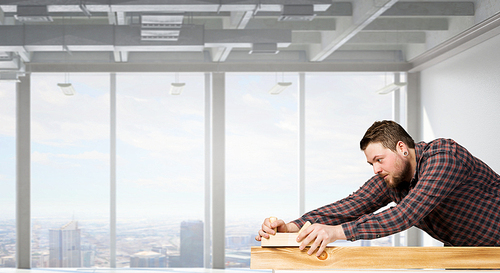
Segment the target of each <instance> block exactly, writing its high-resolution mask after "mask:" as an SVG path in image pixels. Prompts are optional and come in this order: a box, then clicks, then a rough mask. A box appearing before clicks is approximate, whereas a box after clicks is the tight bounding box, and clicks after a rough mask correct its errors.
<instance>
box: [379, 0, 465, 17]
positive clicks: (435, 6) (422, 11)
mask: <svg viewBox="0 0 500 273" xmlns="http://www.w3.org/2000/svg"><path fill="white" fill-rule="evenodd" d="M381 16H474V2H472V1H469V2H458V1H457V2H398V3H396V4H395V5H393V6H392V7H391V8H390V9H388V10H387V11H385V12H384V13H382V15H381Z"/></svg>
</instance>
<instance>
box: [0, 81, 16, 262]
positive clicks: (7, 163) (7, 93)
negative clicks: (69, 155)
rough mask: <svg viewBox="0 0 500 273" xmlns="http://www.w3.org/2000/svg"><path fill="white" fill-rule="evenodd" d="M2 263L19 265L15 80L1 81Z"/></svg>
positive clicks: (0, 213) (0, 181) (0, 242)
mask: <svg viewBox="0 0 500 273" xmlns="http://www.w3.org/2000/svg"><path fill="white" fill-rule="evenodd" d="M0 151H1V152H0V267H16V260H15V256H16V84H15V83H10V82H0Z"/></svg>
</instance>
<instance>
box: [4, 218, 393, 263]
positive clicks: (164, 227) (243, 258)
mask: <svg viewBox="0 0 500 273" xmlns="http://www.w3.org/2000/svg"><path fill="white" fill-rule="evenodd" d="M203 228H204V227H203V222H202V221H200V220H186V221H182V222H180V223H162V222H160V221H154V222H153V221H147V220H140V221H138V220H130V221H128V222H119V223H117V232H116V233H117V235H116V267H117V268H141V267H158V268H162V267H176V268H178V267H191V268H194V267H204V264H203V262H204V258H203V251H204V247H203V242H204V240H203ZM258 228H259V225H257V226H256V227H250V226H249V225H248V224H247V223H241V224H232V225H228V226H226V268H248V267H250V248H251V246H258V245H260V243H259V242H257V241H255V239H254V237H255V234H256V231H257V230H258ZM392 240H393V237H386V238H381V239H378V240H374V241H359V242H357V243H355V245H361V246H370V245H377V246H391V245H393V242H392ZM15 243H16V228H15V220H4V221H0V267H15V266H16V260H15V251H16V245H15ZM109 244H110V239H109V223H108V222H107V221H104V220H103V221H96V220H94V221H82V222H79V221H77V220H69V221H68V220H67V221H66V222H63V221H61V220H53V219H52V220H51V219H34V220H32V268H47V267H49V268H51V267H52V268H55V267H73V268H109V267H110V250H109ZM335 244H336V245H343V244H346V245H353V243H351V242H335Z"/></svg>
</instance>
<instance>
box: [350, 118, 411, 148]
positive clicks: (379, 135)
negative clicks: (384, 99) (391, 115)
mask: <svg viewBox="0 0 500 273" xmlns="http://www.w3.org/2000/svg"><path fill="white" fill-rule="evenodd" d="M399 141H403V143H404V144H406V146H408V147H409V148H412V149H413V148H415V141H413V138H412V137H411V136H410V135H409V134H408V133H407V132H406V131H405V129H404V128H403V127H401V125H399V124H398V123H396V122H394V121H392V120H382V121H376V122H374V123H373V124H372V126H370V128H368V130H367V131H366V133H365V135H364V136H363V138H362V139H361V141H360V142H359V146H360V148H361V150H362V151H364V150H365V149H366V147H368V145H369V144H370V143H381V144H382V146H384V147H385V148H387V149H390V150H391V151H394V152H395V151H396V145H397V144H398V142H399Z"/></svg>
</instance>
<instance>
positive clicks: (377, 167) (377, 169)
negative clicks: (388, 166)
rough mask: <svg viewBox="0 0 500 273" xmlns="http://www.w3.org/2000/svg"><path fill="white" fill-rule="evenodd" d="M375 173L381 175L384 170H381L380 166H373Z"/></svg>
mask: <svg viewBox="0 0 500 273" xmlns="http://www.w3.org/2000/svg"><path fill="white" fill-rule="evenodd" d="M373 172H374V173H375V174H379V173H381V172H382V168H380V166H379V165H378V164H373Z"/></svg>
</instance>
